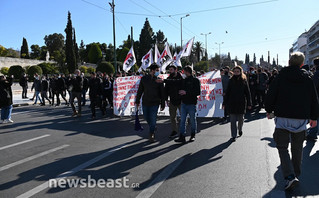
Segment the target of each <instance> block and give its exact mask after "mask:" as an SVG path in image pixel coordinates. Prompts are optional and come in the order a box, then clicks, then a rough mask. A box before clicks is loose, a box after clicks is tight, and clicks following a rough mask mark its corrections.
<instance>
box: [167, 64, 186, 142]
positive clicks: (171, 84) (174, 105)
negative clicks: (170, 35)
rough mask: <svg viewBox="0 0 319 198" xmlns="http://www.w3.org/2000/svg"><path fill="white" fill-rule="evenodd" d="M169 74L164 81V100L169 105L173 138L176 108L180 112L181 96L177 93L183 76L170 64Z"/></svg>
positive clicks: (175, 132)
mask: <svg viewBox="0 0 319 198" xmlns="http://www.w3.org/2000/svg"><path fill="white" fill-rule="evenodd" d="M168 69H169V73H170V75H169V76H168V78H167V79H165V80H164V82H165V100H166V101H167V106H168V107H169V117H170V120H171V127H172V133H171V135H170V136H169V137H170V138H175V137H176V136H177V134H178V133H177V132H178V126H177V116H176V115H177V110H178V111H179V113H181V102H182V97H181V95H179V93H178V92H179V90H181V89H182V83H183V77H182V75H181V74H180V73H179V72H178V71H177V68H176V66H175V65H170V66H169V67H168Z"/></svg>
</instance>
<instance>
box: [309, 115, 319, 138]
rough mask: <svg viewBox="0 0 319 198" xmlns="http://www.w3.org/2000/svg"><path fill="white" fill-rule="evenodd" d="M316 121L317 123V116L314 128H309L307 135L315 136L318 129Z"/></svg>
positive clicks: (318, 121)
mask: <svg viewBox="0 0 319 198" xmlns="http://www.w3.org/2000/svg"><path fill="white" fill-rule="evenodd" d="M318 123H319V118H318V120H317V126H316V127H315V128H311V129H309V132H308V137H312V138H317V135H318V130H319V126H318Z"/></svg>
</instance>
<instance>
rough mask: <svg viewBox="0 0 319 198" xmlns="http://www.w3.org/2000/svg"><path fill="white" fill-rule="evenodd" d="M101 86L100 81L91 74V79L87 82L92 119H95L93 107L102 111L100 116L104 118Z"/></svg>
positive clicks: (93, 73)
mask: <svg viewBox="0 0 319 198" xmlns="http://www.w3.org/2000/svg"><path fill="white" fill-rule="evenodd" d="M102 86H103V84H102V79H101V78H99V77H97V76H96V73H95V72H92V73H91V79H90V80H89V96H90V101H91V104H90V107H91V112H92V119H95V117H96V115H95V107H96V106H98V107H100V109H101V111H102V116H105V110H104V108H103V106H102V103H101V102H102V96H103V87H102Z"/></svg>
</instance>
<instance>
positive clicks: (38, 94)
mask: <svg viewBox="0 0 319 198" xmlns="http://www.w3.org/2000/svg"><path fill="white" fill-rule="evenodd" d="M38 99H39V101H40V103H42V100H41V98H40V91H35V101H34V104H37V102H38Z"/></svg>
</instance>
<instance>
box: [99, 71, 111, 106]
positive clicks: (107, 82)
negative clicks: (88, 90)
mask: <svg viewBox="0 0 319 198" xmlns="http://www.w3.org/2000/svg"><path fill="white" fill-rule="evenodd" d="M102 87H103V98H102V99H103V108H104V109H105V110H106V106H107V105H108V104H109V105H110V106H111V105H112V103H113V84H112V82H111V78H110V77H109V76H108V75H107V74H105V75H104V76H103V86H102Z"/></svg>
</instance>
